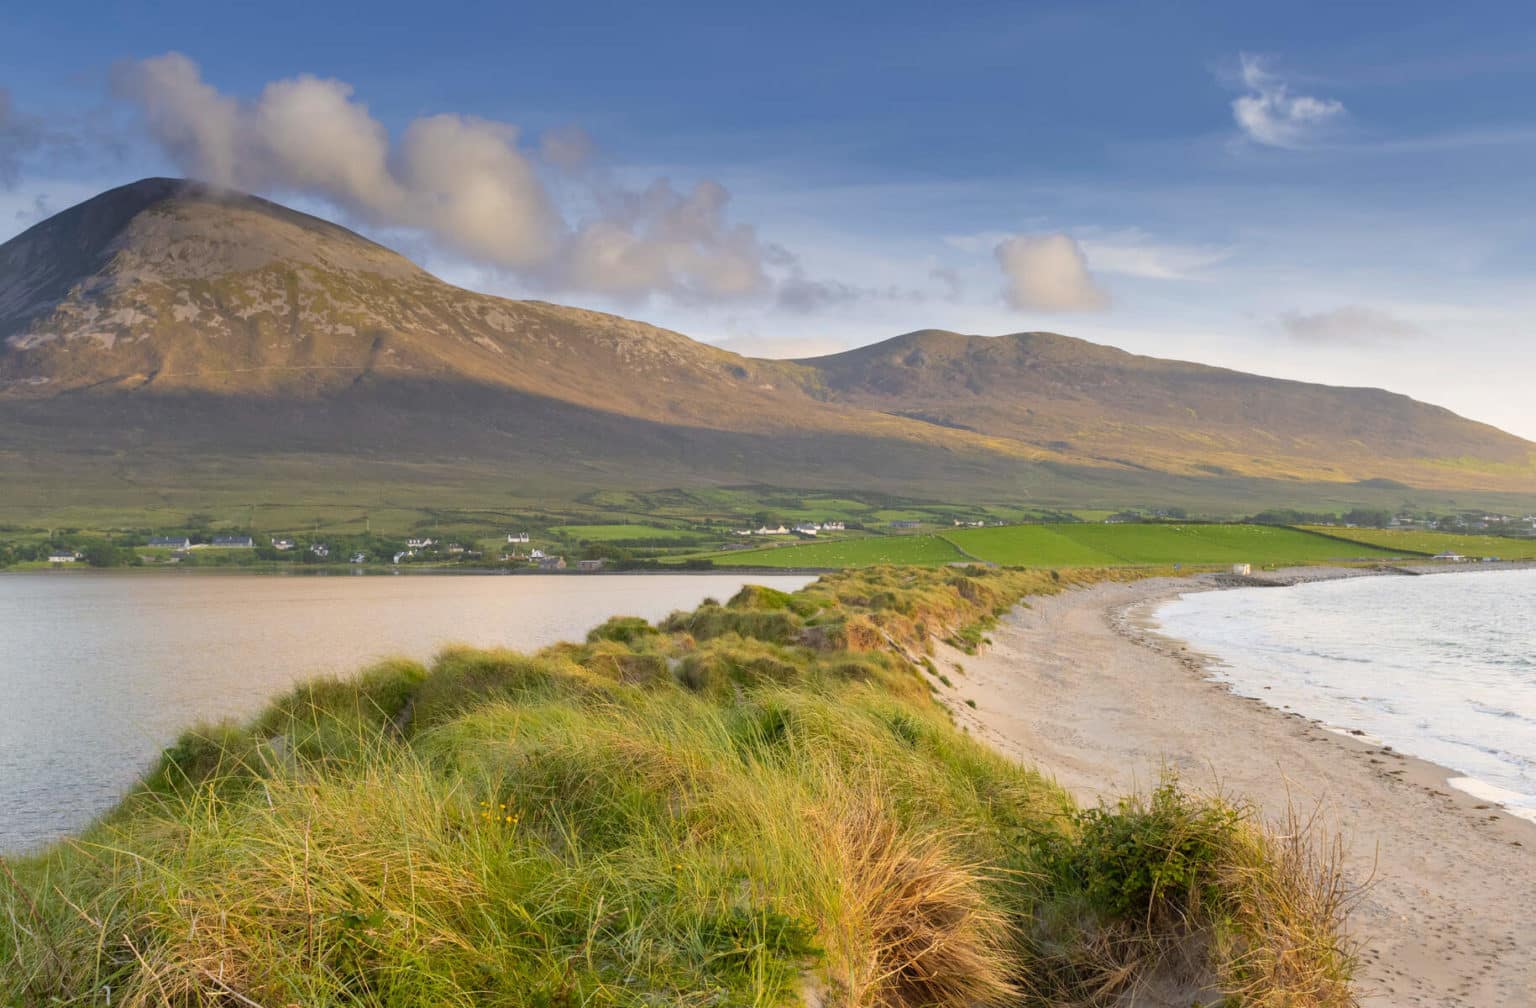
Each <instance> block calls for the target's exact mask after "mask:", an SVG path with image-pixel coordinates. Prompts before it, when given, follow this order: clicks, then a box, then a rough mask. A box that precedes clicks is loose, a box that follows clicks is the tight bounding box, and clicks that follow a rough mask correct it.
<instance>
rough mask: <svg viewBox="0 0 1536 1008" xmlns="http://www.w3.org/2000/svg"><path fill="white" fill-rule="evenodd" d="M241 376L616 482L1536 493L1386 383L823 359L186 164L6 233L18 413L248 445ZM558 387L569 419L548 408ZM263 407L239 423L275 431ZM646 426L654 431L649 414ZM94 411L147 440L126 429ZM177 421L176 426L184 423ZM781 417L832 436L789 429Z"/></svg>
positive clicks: (931, 332) (904, 355)
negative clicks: (715, 334)
mask: <svg viewBox="0 0 1536 1008" xmlns="http://www.w3.org/2000/svg"><path fill="white" fill-rule="evenodd" d="M434 389H436V390H437V392H436V393H434V391H433V390H434ZM221 401H222V402H225V403H230V404H232V403H236V402H246V401H249V402H252V403H258V404H261V403H265V404H267V405H269V406H270V409H269V413H270V414H271V417H272V419H271V421H270V427H271V433H272V440H273V441H274V442H275V443H283V442H284V441H291V440H292V439H293V438H294V437H295V434H296V432H295V431H293V430H288V429H286V428H284V427H283V426H282V422H281V420H280V418H281V417H282V416H284V415H299V414H300V413H302V414H304V415H306V416H311V417H317V418H318V417H328V418H329V419H326V420H315V421H314V422H316V423H320V424H322V425H330V426H331V427H334V429H335V431H336V432H337V433H336V436H335V437H334V438H333V439H332V441H333V442H334V443H331V444H327V443H326V431H325V429H319V430H306V431H304V432H303V438H302V440H303V441H304V443H305V444H307V445H310V446H311V448H312V449H313V450H315V451H320V450H324V451H326V452H336V451H340V452H343V453H345V452H363V453H367V452H374V451H380V450H388V449H389V448H390V447H391V439H393V444H394V445H395V446H397V447H398V446H399V445H400V444H401V437H402V435H401V433H400V432H402V431H411V432H413V433H412V434H411V436H410V437H409V438H407V439H406V440H408V441H410V443H412V444H413V445H415V444H416V442H417V441H421V442H422V446H421V447H417V448H413V450H416V451H429V450H430V447H429V446H430V444H431V442H432V440H433V435H432V432H433V430H434V429H437V430H441V431H444V432H448V431H453V432H456V433H455V435H454V436H457V437H463V438H466V439H467V440H468V441H471V442H473V443H474V444H476V445H478V446H479V448H478V450H480V451H483V452H488V453H489V461H491V462H494V461H496V460H497V459H503V460H511V459H513V458H520V457H522V456H520V455H519V454H518V452H520V451H523V449H522V448H515V449H514V446H513V445H512V444H510V442H515V441H516V440H517V438H518V436H519V435H518V432H519V430H529V431H532V430H538V431H539V435H538V436H539V437H542V438H545V439H552V442H551V443H549V444H545V445H542V446H540V451H539V452H538V457H539V458H540V459H542V460H543V461H542V462H541V463H540V464H541V465H545V466H550V467H557V468H562V470H563V471H565V472H566V473H567V474H568V475H569V476H570V477H571V478H572V479H574V480H576V481H577V482H578V483H579V481H580V479H581V478H582V476H583V474H584V473H585V474H586V475H587V476H590V477H591V479H592V481H593V484H594V485H597V484H598V483H601V482H602V481H603V480H604V479H608V478H610V476H612V478H623V479H635V478H644V477H643V475H641V476H639V477H637V476H636V475H635V474H636V473H637V472H639V473H642V474H643V472H644V470H645V466H644V458H643V457H630V456H626V455H623V453H625V452H631V453H639V454H640V455H641V456H643V455H644V454H645V453H646V452H656V451H658V450H662V449H658V447H657V446H658V445H665V444H669V443H671V444H676V445H686V446H688V447H687V450H686V451H685V452H683V455H684V456H686V457H685V458H684V459H683V463H685V464H684V468H683V469H682V470H681V472H682V475H683V477H684V478H689V479H697V480H700V481H703V482H719V481H722V480H725V481H738V482H739V481H741V480H742V479H743V478H748V479H759V478H761V479H764V480H767V481H770V482H774V483H777V484H779V485H808V484H809V483H813V482H814V483H817V484H818V485H823V484H827V483H828V481H836V480H837V479H844V480H845V483H846V485H849V486H857V485H861V484H865V483H868V484H870V485H879V486H882V487H891V486H899V485H900V484H901V482H902V480H903V479H904V478H906V477H910V478H911V479H912V480H913V481H914V483H920V484H923V485H925V486H927V487H928V488H930V489H932V488H933V487H935V486H937V487H939V488H943V487H946V486H947V487H949V488H950V492H952V493H954V494H956V495H966V494H975V493H986V494H992V495H996V494H1000V493H1010V494H1016V493H1018V492H1020V491H1021V490H1025V491H1027V488H1028V487H1029V486H1030V484H1031V480H1032V479H1034V478H1035V477H1037V476H1040V475H1041V473H1042V470H1040V468H1039V467H1040V466H1054V467H1056V468H1057V469H1058V470H1061V471H1066V470H1071V471H1072V472H1074V473H1078V472H1079V471H1081V472H1085V473H1087V474H1088V476H1087V477H1086V478H1087V479H1088V480H1089V481H1090V482H1095V481H1098V480H1099V479H1100V478H1101V476H1102V478H1103V479H1104V480H1107V481H1109V482H1111V483H1112V482H1113V481H1114V479H1116V478H1117V476H1116V474H1121V475H1122V476H1126V475H1127V474H1132V473H1160V474H1166V475H1168V476H1170V477H1178V478H1186V479H1187V478H1193V479H1201V478H1205V477H1213V478H1220V479H1243V478H1252V479H1267V480H1301V481H1308V482H1314V483H1318V484H1337V485H1341V486H1347V485H1349V484H1351V483H1358V482H1360V481H1363V480H1381V479H1387V480H1392V481H1398V482H1401V483H1403V484H1404V485H1405V486H1411V487H1426V488H1438V489H1441V490H1455V489H1465V490H1490V491H1502V492H1516V493H1531V494H1533V495H1536V444H1532V443H1531V442H1527V441H1524V440H1522V439H1520V438H1517V437H1515V436H1514V435H1510V434H1507V433H1505V432H1502V431H1498V430H1497V429H1496V428H1493V427H1490V426H1488V425H1486V424H1479V423H1477V422H1475V421H1471V420H1467V419H1465V418H1462V417H1459V416H1457V415H1456V414H1454V413H1452V412H1451V411H1449V410H1445V409H1443V408H1442V407H1438V406H1431V405H1429V404H1424V403H1419V402H1417V401H1416V400H1412V399H1410V398H1408V397H1406V396H1401V395H1398V394H1396V393H1391V392H1387V391H1385V390H1375V389H1351V388H1341V387H1333V386H1321V385H1312V384H1308V383H1304V382H1296V381H1290V380H1286V379H1275V378H1265V377H1262V376H1257V375H1249V374H1245V373H1243V372H1238V371H1232V370H1229V369H1222V368H1212V367H1208V366H1206V365H1201V364H1197V363H1193V362H1185V361H1169V360H1163V359H1160V358H1153V357H1145V356H1140V355H1135V354H1130V353H1127V352H1126V351H1123V350H1119V349H1116V348H1113V347H1106V346H1101V345H1098V344H1093V343H1089V342H1087V341H1083V340H1079V339H1076V338H1074V337H1070V336H1064V335H1058V334H1053V333H1039V332H1030V333H1014V334H1007V335H1004V336H995V337H989V336H974V335H965V334H960V333H953V332H949V331H947V330H938V329H927V330H916V331H913V332H911V333H905V334H902V335H899V336H896V337H892V338H891V339H888V340H885V341H882V342H880V343H876V344H872V345H870V346H866V347H860V348H857V349H853V350H849V351H844V352H842V353H839V354H832V355H826V356H823V357H817V358H807V359H801V360H769V359H762V358H752V357H744V356H741V355H739V354H735V353H733V352H731V351H729V350H725V349H722V348H719V347H713V346H710V345H708V344H704V343H700V342H697V341H694V340H692V339H689V338H688V337H686V336H684V335H682V334H680V333H676V332H673V331H670V330H666V329H662V328H658V327H655V326H650V325H647V324H645V323H642V322H638V321H634V320H631V319H625V318H621V317H619V316H615V315H609V314H605V313H601V312H593V311H588V310H586V309H581V308H572V307H566V306H561V305H555V304H551V303H548V302H542V301H514V300H508V299H503V298H497V297H494V296H491V295H486V294H479V293H475V292H472V291H466V290H462V289H460V288H457V287H453V286H452V285H449V284H447V283H445V282H444V281H441V280H439V279H437V278H436V277H433V276H432V275H431V274H430V273H428V272H426V271H425V270H422V269H421V268H420V267H418V266H416V265H415V264H414V263H411V262H410V260H408V259H406V258H405V257H404V256H401V255H399V254H398V253H396V252H393V251H391V250H389V249H388V248H386V247H384V246H382V245H379V244H378V243H376V242H372V241H370V240H369V239H366V238H364V237H362V236H359V235H356V234H354V233H353V232H351V231H349V230H347V229H345V228H343V227H341V226H339V225H336V224H333V223H331V222H328V221H324V220H321V219H320V218H316V217H312V216H309V215H307V214H303V213H300V212H298V211H295V210H292V209H289V208H286V207H283V206H282V205H281V204H277V203H273V202H270V201H267V200H264V199H261V198H259V197H255V196H250V195H247V194H243V193H234V192H230V191H226V190H219V189H215V188H213V187H209V186H205V185H202V184H200V183H194V182H186V181H182V180H174V179H146V180H142V181H140V182H137V183H130V184H129V185H127V186H123V187H119V188H118V189H114V190H109V191H107V192H105V193H102V194H101V195H99V196H97V197H94V198H93V199H91V200H87V201H85V202H84V203H82V204H80V205H78V206H76V207H73V208H70V209H69V210H66V211H63V212H62V213H60V214H57V215H55V216H54V217H52V218H49V219H48V220H46V221H43V222H41V223H40V224H37V225H35V226H33V227H32V228H29V229H28V230H26V231H24V232H22V234H20V235H18V236H16V237H15V238H13V239H11V240H10V241H8V242H6V243H5V244H4V245H0V407H4V409H5V410H9V411H10V412H11V413H12V414H13V415H15V416H16V417H23V414H25V417H24V418H23V419H20V420H18V421H17V422H18V423H22V424H24V425H26V424H30V425H33V426H34V427H35V426H36V425H37V424H39V423H42V422H43V421H42V420H41V418H43V417H51V418H52V420H51V421H49V422H52V423H55V424H57V425H58V427H59V429H63V430H70V431H75V432H77V433H79V434H80V436H82V437H85V436H88V435H89V434H91V432H92V426H93V416H96V415H98V414H100V415H102V416H109V415H112V414H113V413H114V411H116V412H117V413H118V414H121V415H123V416H127V415H130V414H131V415H132V416H133V417H134V418H135V423H136V424H137V425H138V427H137V428H136V429H139V430H141V431H146V432H148V431H151V430H152V429H154V428H157V427H158V426H163V424H162V422H161V420H159V419H157V416H158V415H159V414H160V413H164V414H166V415H169V414H171V413H176V412H177V411H178V410H182V409H184V408H185V407H186V404H187V403H192V402H197V403H200V404H201V406H200V407H199V408H200V409H201V410H202V412H203V414H204V417H203V419H202V420H201V421H199V422H198V424H195V425H194V426H195V427H196V426H201V427H203V428H206V430H205V431H204V433H205V434H206V436H207V439H208V441H209V443H211V444H217V443H219V438H220V436H221V431H222V434H223V436H224V438H225V441H226V443H227V442H230V441H238V442H240V443H242V444H245V443H246V442H247V441H248V440H249V438H248V437H247V435H249V434H250V433H251V432H250V431H246V430H241V431H238V432H236V431H232V430H230V429H228V428H229V426H230V425H229V424H228V423H227V422H226V421H225V419H224V418H221V416H220V410H219V403H220V402H221ZM114 402H117V403H119V405H117V406H114V405H112V403H114ZM173 402H174V403H176V404H179V405H176V406H175V408H172V405H171V404H173ZM304 402H311V403H316V404H318V405H316V406H313V407H305V406H303V405H302V404H303V403H304ZM470 403H473V405H472V406H471V405H469V404H470ZM130 404H131V405H130ZM157 404H163V405H164V409H159V408H158V406H157ZM540 404H542V405H540ZM241 409H242V410H243V407H242V408H241ZM541 410H543V411H544V414H550V413H558V414H560V415H562V416H567V417H569V418H570V420H569V423H568V424H567V425H566V427H565V428H562V427H560V426H558V425H556V426H554V427H551V426H550V425H548V424H546V423H543V422H542V420H543V419H544V415H541V413H540V411H541ZM3 411H4V410H0V412H3ZM18 411H20V412H18ZM391 411H394V412H391ZM466 411H467V412H466ZM226 412H231V411H226ZM259 414H260V411H259V410H257V411H256V413H255V414H254V415H249V414H245V413H242V415H243V416H245V417H246V419H245V420H244V421H243V422H244V423H247V424H250V423H255V424H256V425H257V427H258V429H259V428H260V426H261V423H262V422H261V420H260V416H259ZM178 415H180V414H178ZM476 417H479V418H480V419H481V420H482V421H483V426H484V428H485V430H484V431H476V430H475V428H474V422H475V419H476ZM365 418H369V419H365ZM177 422H178V423H183V424H185V423H187V421H186V419H185V417H183V418H182V419H181V420H179V421H177ZM370 424H372V425H373V429H374V430H375V431H376V433H377V436H375V437H372V438H370V437H369V430H370ZM626 424H630V425H645V430H647V431H651V432H652V433H650V434H646V435H645V437H644V438H639V439H632V438H630V437H629V436H628V432H626V430H625V425H626ZM98 426H100V425H98ZM638 429H639V427H636V430H638ZM492 430H494V431H496V432H497V433H496V434H495V436H491V435H490V434H489V433H488V432H489V431H492ZM567 430H568V431H572V432H575V431H585V432H587V433H585V434H581V435H579V436H578V435H577V434H575V433H570V434H569V436H567ZM390 431H392V432H394V433H393V434H390V433H387V432H390ZM342 432H345V436H343V434H342ZM96 433H97V434H98V439H99V440H102V441H103V442H104V443H108V444H115V445H117V447H115V448H113V449H111V450H114V451H118V452H126V451H129V450H131V449H129V448H127V447H124V446H123V444H122V442H121V438H122V432H121V431H116V430H111V429H102V430H100V431H98V432H96ZM417 433H420V434H421V435H422V436H421V437H420V438H418V437H416V434H417ZM167 434H168V435H173V436H172V437H171V440H174V441H176V442H177V443H181V442H182V441H184V440H185V434H186V431H185V430H178V431H174V432H171V431H167ZM237 435H238V436H237ZM658 439H659V440H658ZM669 439H670V440H669ZM775 439H780V440H785V441H786V442H787V441H796V442H797V443H798V442H800V441H807V439H808V441H807V443H809V442H814V441H816V440H817V439H822V440H823V441H825V442H826V443H827V444H828V445H836V446H837V447H836V449H835V450H831V449H829V450H828V451H827V452H826V453H825V454H824V455H820V456H818V454H817V453H816V452H815V451H801V450H798V449H796V450H794V451H788V452H786V451H783V450H781V446H777V445H776V444H775ZM23 440H25V439H23ZM631 440H637V443H636V444H633V445H631V444H629V442H630V441H631ZM12 441H13V448H12V450H13V451H15V452H19V453H21V454H23V455H24V454H25V453H26V452H27V451H29V450H31V449H30V448H29V447H28V445H27V444H24V443H22V442H20V441H17V440H16V438H12ZM638 441H644V445H641V444H639V443H638ZM62 447H63V448H64V449H65V450H73V449H72V448H70V446H67V445H66V446H62ZM4 448H5V444H4V443H3V441H0V450H3V449H4ZM247 450H249V451H252V452H255V451H258V449H257V448H255V447H250V448H248V449H247ZM615 453H619V454H618V455H616V454H615ZM903 455H905V456H906V461H905V462H904V461H903ZM759 462H761V463H762V464H758V463H759ZM904 468H905V469H908V470H910V471H909V472H903V471H902V470H903V469H904ZM1099 471H1102V472H1100V475H1094V473H1095V472H1099ZM618 473H622V476H618V475H613V474H618ZM1074 478H1075V477H1074ZM787 481H794V482H787Z"/></svg>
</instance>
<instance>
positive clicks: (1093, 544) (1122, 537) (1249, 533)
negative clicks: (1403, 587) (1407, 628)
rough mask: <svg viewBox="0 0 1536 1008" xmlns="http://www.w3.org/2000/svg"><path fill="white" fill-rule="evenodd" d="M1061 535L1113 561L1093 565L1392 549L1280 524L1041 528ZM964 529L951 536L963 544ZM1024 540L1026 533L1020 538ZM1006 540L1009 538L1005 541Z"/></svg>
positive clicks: (1360, 555)
mask: <svg viewBox="0 0 1536 1008" xmlns="http://www.w3.org/2000/svg"><path fill="white" fill-rule="evenodd" d="M1040 527H1043V528H1048V529H1050V530H1052V531H1055V532H1057V533H1059V534H1060V535H1061V536H1062V537H1063V538H1065V539H1066V540H1068V541H1070V542H1071V543H1072V544H1073V546H1074V547H1076V548H1077V549H1084V548H1086V549H1089V550H1093V551H1094V552H1096V553H1098V554H1101V555H1103V556H1105V557H1107V558H1109V559H1107V560H1094V561H1089V562H1092V563H1128V564H1173V563H1186V564H1212V563H1251V564H1254V565H1256V566H1258V565H1273V564H1292V563H1320V562H1324V561H1330V560H1353V559H1380V558H1384V557H1387V556H1391V555H1393V554H1391V553H1390V552H1389V551H1387V550H1381V549H1377V548H1374V547H1371V546H1367V545H1360V546H1354V545H1351V544H1347V543H1341V542H1338V541H1336V540H1332V539H1328V538H1326V537H1324V536H1320V535H1314V534H1312V533H1310V532H1304V531H1301V530H1299V529H1293V528H1285V527H1282V526H1276V525H1161V524H1157V525H1154V524H1146V525H1139V524H1127V525H1104V524H1099V523H1090V522H1084V523H1082V524H1078V525H1049V526H1040ZM978 531H997V532H1012V531H1018V532H1020V533H1025V532H1028V531H1032V529H1031V527H1030V526H1019V527H1018V528H1017V529H1016V530H1015V529H996V530H992V529H982V530H978ZM964 535H965V533H957V534H955V535H954V536H953V537H952V538H954V539H955V540H956V541H957V542H961V543H962V545H963V544H964V539H963V538H962V537H963V536H964ZM1021 538H1022V537H1021ZM1004 541H1006V540H1004ZM965 549H966V550H967V551H968V552H971V553H975V554H976V555H977V556H980V557H982V558H983V559H986V560H991V561H993V562H994V563H1009V564H1024V565H1027V566H1058V565H1059V566H1069V565H1073V564H1081V563H1083V561H1081V560H1079V559H1076V558H1075V557H1076V556H1077V555H1078V554H1074V553H1065V552H1063V553H1053V552H1050V551H1042V552H1041V554H1040V555H1039V556H1038V557H1037V558H1034V559H1029V558H1027V557H1025V556H1022V555H1021V554H1020V553H1018V552H1015V553H1004V552H1001V551H998V552H997V553H996V554H995V555H989V554H988V552H987V551H986V550H985V549H983V550H980V551H978V550H973V549H971V548H970V547H969V546H965Z"/></svg>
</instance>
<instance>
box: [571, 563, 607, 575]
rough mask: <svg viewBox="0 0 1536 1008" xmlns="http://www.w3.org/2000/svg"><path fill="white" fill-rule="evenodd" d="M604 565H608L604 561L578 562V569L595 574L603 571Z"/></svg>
mask: <svg viewBox="0 0 1536 1008" xmlns="http://www.w3.org/2000/svg"><path fill="white" fill-rule="evenodd" d="M604 563H606V561H604V560H577V561H576V569H577V570H579V571H586V572H588V573H592V572H595V571H600V570H602V569H603V564H604Z"/></svg>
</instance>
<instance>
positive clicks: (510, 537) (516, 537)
mask: <svg viewBox="0 0 1536 1008" xmlns="http://www.w3.org/2000/svg"><path fill="white" fill-rule="evenodd" d="M527 541H528V533H527V532H518V533H512V532H508V533H507V542H509V543H525V542H527Z"/></svg>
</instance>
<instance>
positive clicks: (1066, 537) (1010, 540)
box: [943, 525, 1132, 567]
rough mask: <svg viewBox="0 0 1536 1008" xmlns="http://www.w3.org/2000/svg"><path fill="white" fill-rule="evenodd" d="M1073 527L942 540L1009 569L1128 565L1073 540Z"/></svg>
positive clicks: (949, 535)
mask: <svg viewBox="0 0 1536 1008" xmlns="http://www.w3.org/2000/svg"><path fill="white" fill-rule="evenodd" d="M1075 527H1076V526H1073V525H1008V526H1004V527H1002V528H979V529H960V530H957V531H954V532H945V533H944V534H943V535H944V538H945V539H948V540H949V541H950V542H952V543H954V544H955V545H956V546H958V547H960V548H961V549H963V550H965V552H967V553H969V554H970V555H972V556H974V557H978V558H980V559H982V560H987V561H989V562H991V563H996V564H1003V565H1004V566H1008V567H1091V566H1095V565H1110V564H1117V563H1128V562H1132V561H1127V560H1126V559H1125V558H1124V557H1123V556H1121V555H1119V554H1118V553H1113V552H1109V551H1107V550H1103V549H1097V548H1095V547H1093V546H1090V545H1087V544H1085V543H1082V542H1079V541H1078V540H1076V539H1074V538H1073V537H1072V536H1071V534H1070V530H1071V529H1073V528H1075Z"/></svg>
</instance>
